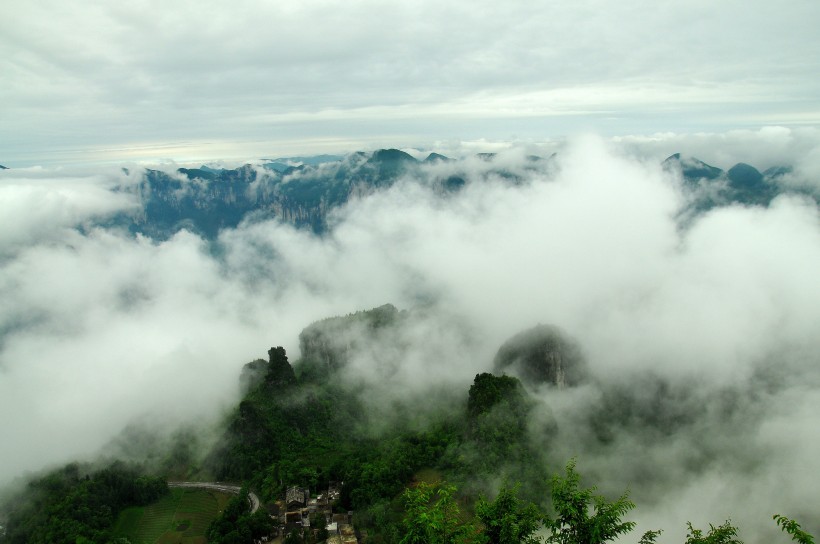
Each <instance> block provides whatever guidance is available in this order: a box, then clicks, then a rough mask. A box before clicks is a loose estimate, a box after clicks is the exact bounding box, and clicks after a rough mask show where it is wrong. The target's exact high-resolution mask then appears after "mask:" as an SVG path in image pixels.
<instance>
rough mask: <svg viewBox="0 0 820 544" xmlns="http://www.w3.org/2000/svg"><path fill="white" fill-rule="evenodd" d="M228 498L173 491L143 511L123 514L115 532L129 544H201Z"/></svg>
mask: <svg viewBox="0 0 820 544" xmlns="http://www.w3.org/2000/svg"><path fill="white" fill-rule="evenodd" d="M228 500H230V495H227V494H225V493H220V492H218V491H212V490H204V489H185V488H178V489H172V490H171V494H170V495H168V496H167V497H164V498H163V499H161V500H160V501H158V502H155V503H154V504H150V505H148V506H145V507H137V508H128V509H126V510H125V511H123V512H122V513H121V514H120V516H119V518H117V524H116V526H115V528H114V533H115V535H116V536H118V537H120V536H124V537H126V538H128V540H130V541H131V543H132V544H204V543H205V542H206V539H205V530H206V529H207V528H208V524H209V523H210V522H211V520H213V519H214V518H215V517H217V516H218V515H219V513H220V512H221V511H222V509H223V508H224V507H225V505H226V504H227V502H228Z"/></svg>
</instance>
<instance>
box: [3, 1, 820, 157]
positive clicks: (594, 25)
mask: <svg viewBox="0 0 820 544" xmlns="http://www.w3.org/2000/svg"><path fill="white" fill-rule="evenodd" d="M817 16H818V8H817V7H816V6H814V5H813V4H811V3H791V4H789V5H787V6H778V8H777V9H773V8H772V7H771V6H769V5H768V4H765V3H760V2H758V3H753V4H752V5H749V4H744V5H743V6H735V5H732V4H719V5H717V4H714V3H701V2H695V3H691V2H686V3H684V2H671V3H665V4H663V5H658V4H657V3H651V2H645V1H643V0H640V1H634V2H624V3H618V4H617V5H616V4H612V3H611V2H607V3H605V2H597V1H596V2H592V3H584V4H578V3H571V4H558V5H549V6H547V5H541V4H534V3H531V2H507V3H503V4H499V3H492V2H480V3H476V2H448V3H446V4H442V3H440V2H429V1H425V2H421V3H414V4H413V5H404V4H401V3H396V2H387V3H384V2H348V3H346V4H345V5H344V7H338V6H329V5H327V4H326V3H323V2H313V1H311V2H300V3H299V6H298V7H293V6H286V5H284V4H281V3H276V4H266V3H259V2H234V3H232V4H231V6H230V9H227V8H226V7H225V6H224V5H223V4H220V3H205V4H202V3H198V4H196V5H193V4H190V3H177V4H174V6H173V7H169V6H167V5H166V4H160V3H157V2H145V3H138V4H129V5H117V6H109V5H105V4H103V3H99V2H95V1H91V0H85V1H83V2H78V3H74V4H72V6H71V7H70V8H67V7H65V6H63V5H61V4H59V3H54V2H51V1H48V2H38V3H17V5H16V6H15V9H14V10H11V11H10V16H9V17H8V18H6V19H5V20H4V21H2V22H0V25H2V26H0V28H2V33H0V36H3V38H0V52H2V53H3V54H2V55H0V59H2V60H0V63H2V64H0V66H2V68H3V71H4V73H6V74H8V75H9V77H8V79H7V84H6V85H4V86H3V89H2V90H0V99H2V102H3V103H4V104H5V105H6V106H7V108H6V110H5V111H4V112H3V116H4V123H3V129H4V130H3V131H2V132H0V141H2V142H3V144H4V146H3V147H4V148H5V149H7V153H9V154H14V155H16V157H14V156H13V157H11V158H7V157H6V158H3V160H5V161H7V162H8V161H10V160H13V161H19V163H18V164H14V165H19V164H31V163H32V161H35V160H36V159H37V158H38V156H37V155H38V154H39V155H40V156H39V160H40V161H54V160H55V158H54V157H53V155H54V154H55V153H57V152H58V151H61V150H63V149H64V148H66V147H76V148H78V149H80V150H82V151H83V155H82V156H84V157H94V158H99V156H100V154H99V150H98V148H99V147H100V146H107V145H110V144H111V143H114V144H115V145H116V147H119V148H124V147H134V146H136V145H140V144H145V143H150V144H152V145H161V144H164V143H167V142H174V143H177V144H182V143H186V142H191V141H196V142H197V143H198V144H199V145H203V143H204V142H213V141H215V140H222V141H230V142H234V143H235V142H237V141H245V142H248V141H259V140H264V141H266V142H269V143H272V142H274V141H276V140H279V139H284V137H285V136H290V137H294V135H300V136H309V137H310V138H314V139H322V138H340V139H341V140H343V141H345V142H347V144H348V145H347V146H346V147H344V148H340V149H337V150H352V149H350V144H351V143H353V142H359V141H361V140H362V138H363V137H370V138H373V137H377V138H380V139H381V143H382V145H385V144H386V143H387V142H386V139H389V140H390V143H391V144H392V145H400V144H402V143H403V142H407V141H408V140H409V142H408V143H411V144H416V145H418V143H419V142H420V141H429V140H431V139H435V138H440V137H442V135H445V136H447V137H451V136H452V137H457V138H471V137H474V136H475V135H478V136H485V137H487V136H491V137H496V138H509V137H510V134H511V132H513V133H523V132H525V133H526V136H527V137H532V136H534V137H543V136H544V134H545V132H546V133H547V134H548V135H560V134H566V133H567V132H572V131H574V130H577V129H578V127H587V128H597V129H600V130H603V131H610V130H612V128H611V127H616V128H617V129H618V130H616V131H615V132H616V133H624V132H626V131H629V130H632V129H633V127H637V128H639V131H640V132H642V133H645V132H647V131H649V132H650V133H651V132H653V131H656V130H659V129H660V130H665V129H675V130H680V129H681V128H689V127H695V130H700V129H702V127H704V126H705V127H714V126H717V127H719V128H720V129H721V130H723V129H725V128H729V127H743V126H748V125H749V123H751V122H754V123H755V124H760V123H766V124H771V123H794V124H800V123H806V122H809V123H816V122H817V115H816V109H817V108H816V105H817V104H816V96H817V95H818V92H817V91H818V88H817V83H816V81H815V80H814V78H811V77H809V76H808V75H807V74H813V73H815V72H817V69H816V68H817V60H816V58H815V56H813V55H812V54H811V53H812V52H813V51H814V50H816V49H817V47H816V45H817V36H816V32H814V27H813V25H812V22H813V21H815V20H816V19H817ZM368 108H377V110H378V111H377V112H376V114H375V116H374V117H373V118H371V119H369V120H368V119H365V120H364V121H363V120H362V117H363V115H362V113H363V112H362V111H361V110H367V109H368ZM459 112H461V114H460V115H459ZM364 113H366V111H365V112H364ZM330 114H333V115H336V116H337V117H340V118H337V119H336V120H335V121H334V120H333V119H328V115H330ZM294 115H295V116H296V119H292V118H289V117H288V116H294ZM761 116H762V117H761ZM331 117H332V115H331ZM491 119H503V120H504V121H505V122H504V123H496V124H493V123H489V122H488V121H489V120H491ZM752 120H754V121H752ZM475 123H478V124H479V125H480V126H481V129H482V130H483V133H481V132H480V131H479V132H478V134H476V130H475V126H474V124H475ZM488 132H492V134H488ZM201 151H202V153H203V154H202V155H200V156H208V157H211V158H217V157H218V158H224V157H225V154H224V148H222V149H215V148H213V147H211V148H207V147H205V149H203V150H201ZM32 153H33V155H32ZM129 156H133V155H128V154H126V153H121V154H120V155H119V156H118V157H117V158H118V159H123V158H125V157H129ZM152 158H154V159H156V158H164V156H163V155H156V154H155V155H153V156H152ZM174 158H179V157H174ZM35 163H36V162H35Z"/></svg>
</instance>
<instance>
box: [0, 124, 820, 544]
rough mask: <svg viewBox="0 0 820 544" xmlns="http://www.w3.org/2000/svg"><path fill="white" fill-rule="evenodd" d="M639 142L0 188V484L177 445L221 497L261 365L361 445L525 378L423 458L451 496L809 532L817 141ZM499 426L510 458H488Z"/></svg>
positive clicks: (753, 538)
mask: <svg viewBox="0 0 820 544" xmlns="http://www.w3.org/2000/svg"><path fill="white" fill-rule="evenodd" d="M655 145H656V144H654V143H652V142H649V143H646V142H643V143H641V142H625V143H624V142H621V144H620V145H614V144H612V143H607V142H604V141H603V140H601V139H599V138H596V137H586V138H579V139H577V140H575V141H572V142H568V143H567V144H566V145H564V146H562V147H561V148H560V149H557V150H555V152H554V153H544V154H536V153H533V152H532V150H530V149H524V148H511V149H508V150H506V151H502V152H498V153H495V154H478V155H476V154H467V155H463V156H460V158H457V159H451V158H448V156H445V154H437V153H434V154H429V155H426V154H419V153H416V155H418V156H414V155H411V154H408V153H406V152H404V151H399V150H380V151H377V152H373V153H356V154H351V155H347V156H344V157H337V156H323V157H319V158H310V157H297V158H293V159H288V160H281V161H277V160H270V161H262V162H260V163H259V164H253V165H244V166H240V167H238V168H210V167H202V168H176V167H171V168H160V167H150V168H140V167H135V166H133V165H129V166H127V167H126V168H121V167H119V166H117V167H110V168H108V167H105V168H101V169H99V170H95V171H74V172H68V171H65V172H64V171H60V170H44V169H27V170H20V171H18V170H15V169H7V170H3V172H2V173H0V196H1V197H2V198H0V216H2V219H0V263H2V264H1V267H0V294H2V300H3V301H4V304H3V305H2V307H0V406H2V413H3V414H4V417H3V418H2V422H3V423H2V425H1V426H0V433H1V434H2V436H3V437H4V438H3V440H0V459H2V460H3V463H2V465H0V485H3V484H6V485H8V484H12V482H14V481H15V480H16V481H17V483H18V484H19V481H20V478H23V477H24V475H25V474H27V473H28V474H30V473H33V472H36V471H39V470H41V469H43V468H44V467H50V466H55V465H57V464H60V463H65V462H67V461H70V460H74V459H86V460H91V459H95V458H97V457H98V456H99V455H101V454H103V453H104V454H105V455H108V456H117V457H122V456H130V457H133V458H134V459H139V458H140V457H144V456H150V455H157V454H156V452H157V451H158V450H163V449H165V448H173V447H174V444H177V445H179V444H180V443H183V442H189V443H192V444H198V445H199V447H198V451H196V452H193V453H191V454H190V455H191V456H193V457H194V458H196V466H197V467H199V470H202V471H205V472H208V473H209V474H216V475H220V474H221V475H223V476H225V477H234V478H238V477H246V476H248V474H245V473H243V472H242V471H243V470H245V468H242V467H240V466H238V465H237V466H229V465H225V464H224V463H223V464H220V463H221V461H219V459H221V458H220V456H219V452H224V451H233V450H230V448H231V447H233V446H232V442H231V440H232V438H231V434H230V432H227V431H226V430H225V428H224V425H225V422H226V421H227V422H230V421H232V419H231V418H235V417H236V414H237V413H239V414H240V415H241V414H242V410H243V408H242V405H240V406H239V407H238V408H237V403H238V402H239V401H240V399H242V398H243V397H244V396H245V395H247V394H249V393H252V392H253V391H254V390H255V388H257V389H258V388H259V385H260V383H262V382H263V381H264V380H265V379H266V378H265V375H264V373H265V368H266V367H265V366H264V364H265V363H266V362H265V361H264V360H262V363H258V362H257V363H256V364H254V363H251V364H249V365H246V366H245V367H244V368H243V366H242V365H243V363H246V362H247V361H252V360H258V359H259V356H260V354H261V353H264V351H266V350H267V348H268V347H270V346H283V354H284V353H286V354H287V357H288V358H289V360H290V361H292V367H293V372H294V376H295V377H297V378H298V379H299V380H300V384H305V385H304V387H301V386H300V388H299V390H298V391H297V392H293V393H289V395H290V396H288V397H287V401H288V402H289V403H290V404H288V406H305V405H306V403H309V402H310V399H311V398H313V397H311V395H318V396H319V397H317V398H321V395H320V392H321V391H322V389H321V387H320V385H321V384H325V383H327V381H328V380H331V381H332V383H333V384H334V387H339V388H340V389H339V391H343V392H344V395H347V396H346V397H345V398H346V399H348V400H349V403H348V404H344V410H347V411H344V410H343V415H344V416H346V419H344V420H343V421H345V422H346V424H349V427H344V426H343V427H340V428H341V429H342V430H344V431H346V432H349V433H351V435H353V436H357V437H362V438H361V439H362V440H365V439H370V440H374V441H375V442H373V443H374V444H378V443H379V442H378V441H379V440H380V439H382V438H384V437H392V435H391V432H394V430H395V429H397V428H400V429H412V430H414V431H415V432H418V433H424V432H427V430H428V429H430V428H438V427H436V425H440V424H441V420H442V418H444V419H447V418H450V417H452V418H458V417H467V416H463V411H464V409H465V405H466V403H467V397H468V393H467V392H468V391H469V390H470V387H471V384H472V385H475V384H476V383H478V382H477V380H479V376H481V375H483V374H484V373H492V374H494V375H496V376H502V375H507V376H510V377H511V378H515V379H517V380H520V384H521V389H520V395H519V396H515V397H514V398H515V401H514V402H513V404H512V406H514V408H515V409H514V410H512V411H511V412H510V413H502V412H500V411H497V412H493V413H489V414H482V417H484V419H478V418H476V419H473V420H469V419H467V420H464V421H463V422H462V423H463V427H464V428H465V429H466V431H463V432H464V433H466V434H465V435H464V437H466V438H459V439H458V440H460V441H456V442H457V443H458V446H457V447H455V448H453V449H449V450H446V451H444V453H442V456H443V458H445V459H449V461H448V462H449V463H450V464H451V465H452V466H454V467H455V466H458V464H459V463H464V464H465V466H481V467H482V471H481V473H480V475H477V476H476V477H475V478H468V477H467V476H466V475H463V474H461V475H459V476H457V478H461V479H460V480H459V481H458V483H459V484H460V485H461V487H462V488H463V489H464V490H465V491H466V492H472V493H487V492H492V491H493V490H497V489H498V488H499V487H500V486H501V485H502V484H504V482H506V481H513V480H516V479H519V480H520V479H524V478H527V477H536V476H537V477H541V476H542V475H544V474H550V473H555V472H557V471H560V470H561V468H562V467H563V466H564V465H565V464H566V462H567V460H568V459H570V458H573V457H575V458H577V459H578V464H579V467H580V469H581V471H582V473H583V474H584V476H585V478H589V481H590V482H594V483H595V484H597V485H598V487H599V490H600V491H601V492H602V493H603V494H605V495H607V496H617V495H619V494H620V493H622V492H623V490H624V489H627V488H628V489H629V490H630V497H631V498H632V500H634V501H635V502H636V504H637V505H638V507H637V509H636V510H635V511H634V513H633V518H632V519H634V520H635V521H636V522H637V523H638V526H639V528H643V529H650V528H659V527H661V528H663V529H664V531H665V532H664V534H663V536H662V537H661V539H660V540H659V541H660V542H679V541H682V540H683V533H684V530H685V522H686V521H687V520H691V521H693V523H695V525H701V526H702V525H706V524H707V523H709V522H712V523H720V522H722V521H723V520H725V519H731V520H732V522H733V523H736V524H737V525H738V526H739V527H740V528H741V531H742V537H743V539H744V541H746V542H770V541H774V540H775V539H777V538H780V539H783V536H782V535H781V534H780V531H779V530H778V528H777V527H775V526H774V525H773V524H772V523H771V515H772V514H773V513H774V512H783V513H788V515H790V516H792V517H794V518H797V519H800V520H801V522H802V523H803V525H804V527H806V529H807V530H809V532H813V533H814V534H817V533H818V532H820V518H818V511H817V504H820V496H818V489H819V487H818V483H820V482H818V476H817V475H818V474H820V460H818V458H817V455H816V452H817V451H818V446H820V433H818V430H817V429H818V426H817V417H818V416H817V415H818V413H820V364H819V363H820V361H819V360H818V353H820V349H819V348H820V338H818V336H817V324H818V323H820V282H818V281H817V275H818V271H820V216H819V215H818V206H817V196H818V194H820V190H818V187H820V186H819V185H817V177H816V173H817V172H818V170H817V169H816V165H815V163H816V162H817V160H816V159H817V156H818V155H817V153H816V149H817V147H815V148H812V149H811V150H809V152H807V153H806V154H805V155H801V156H799V157H794V156H784V157H769V158H768V159H767V161H766V163H765V164H763V165H761V166H760V168H761V170H758V169H757V168H756V167H753V166H750V165H749V164H746V162H745V161H748V163H750V164H753V163H754V162H755V160H754V159H755V157H754V156H749V157H748V158H745V159H744V160H743V161H737V162H730V163H728V164H727V165H726V169H725V170H724V169H721V168H717V167H715V166H712V165H711V164H709V163H708V161H702V160H700V159H697V158H695V157H696V156H698V153H697V151H696V152H691V154H690V152H689V151H687V150H682V154H672V153H669V154H664V155H662V156H660V157H659V156H658V151H657V149H656V147H655ZM732 156H733V157H734V156H735V155H732ZM356 312H358V313H356ZM332 316H338V317H332ZM278 353H279V352H275V353H271V354H269V355H270V357H271V361H272V360H273V359H274V358H275V356H278V355H277V354H278ZM311 384H313V385H311ZM272 391H276V389H272ZM516 391H518V390H516ZM516 394H517V395H518V393H516ZM274 396H275V395H274ZM346 402H347V401H346ZM511 402H512V401H511ZM243 404H244V403H243ZM237 410H238V411H239V412H237ZM294 413H296V412H294ZM458 414H462V415H458ZM447 420H448V421H450V420H449V419H447ZM233 421H237V420H236V419H234V420H233ZM456 421H462V420H458V419H456ZM505 426H506V427H505ZM499 427H505V428H508V430H509V432H510V433H512V434H511V435H510V436H513V437H514V441H513V442H511V443H515V444H517V445H518V446H520V448H519V449H510V450H509V451H505V452H504V454H503V455H499V456H498V457H497V458H483V457H486V455H485V452H482V451H481V449H480V447H479V445H480V444H479V442H476V440H477V439H476V438H475V437H477V436H484V434H486V433H490V431H493V430H494V429H497V428H499ZM179 429H189V430H190V429H193V430H190V431H184V432H183V434H180V432H181V431H179ZM442 432H444V431H442ZM448 432H449V431H448ZM453 432H454V433H456V434H457V433H459V432H462V430H458V431H453ZM493 432H494V431H493ZM185 433H190V434H185ZM471 433H472V434H471ZM482 433H484V434H482ZM180 436H182V437H184V438H183V439H180V438H179V437H180ZM458 436H461V435H458ZM233 439H235V436H234V437H233ZM391 444H392V442H391ZM234 445H235V444H234ZM385 447H387V446H385ZM226 448H228V450H226ZM481 463H485V464H481ZM248 466H251V465H248ZM448 466H449V465H448ZM262 468H263V469H264V466H262ZM453 470H454V473H455V474H458V472H457V471H456V469H453ZM273 479H275V478H273ZM271 481H272V480H271ZM263 483H264V481H260V485H263ZM267 485H273V484H271V483H270V481H268V484H267ZM270 489H271V490H273V489H274V488H273V487H271V488H270ZM525 491H526V490H525ZM272 492H273V491H271V493H272Z"/></svg>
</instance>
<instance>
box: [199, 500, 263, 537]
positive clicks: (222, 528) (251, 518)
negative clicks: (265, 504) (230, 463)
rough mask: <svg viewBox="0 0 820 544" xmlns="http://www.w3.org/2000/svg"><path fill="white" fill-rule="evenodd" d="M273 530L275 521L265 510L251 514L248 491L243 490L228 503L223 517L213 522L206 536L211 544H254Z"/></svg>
mask: <svg viewBox="0 0 820 544" xmlns="http://www.w3.org/2000/svg"><path fill="white" fill-rule="evenodd" d="M273 528H274V524H273V520H271V518H270V516H268V514H267V513H266V512H265V511H264V510H258V511H256V512H254V513H253V514H251V512H250V503H249V502H248V490H247V489H246V488H243V489H242V491H240V493H239V495H237V496H236V497H234V498H232V499H231V500H230V502H228V505H227V506H226V507H225V510H224V511H223V512H222V515H221V516H220V517H218V518H217V519H215V520H213V521H212V522H211V525H210V526H209V527H208V530H207V531H206V536H207V537H208V542H209V543H211V544H245V543H247V544H253V542H255V541H256V539H258V538H260V537H262V536H267V535H269V534H270V533H271V532H272V531H273Z"/></svg>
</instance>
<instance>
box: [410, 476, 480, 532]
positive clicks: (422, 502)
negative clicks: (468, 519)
mask: <svg viewBox="0 0 820 544" xmlns="http://www.w3.org/2000/svg"><path fill="white" fill-rule="evenodd" d="M455 491H456V488H455V486H452V485H448V484H438V485H430V484H427V483H424V482H422V483H419V484H418V485H417V486H415V487H410V488H407V490H405V492H404V495H403V496H402V497H403V500H404V507H405V512H406V513H405V517H404V528H405V533H404V538H402V540H401V544H450V543H453V544H455V543H466V542H472V541H473V540H474V537H475V529H474V527H473V526H472V525H471V524H469V523H465V522H464V521H462V519H461V511H460V509H459V506H458V503H457V502H456V500H455V498H454V494H455Z"/></svg>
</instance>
